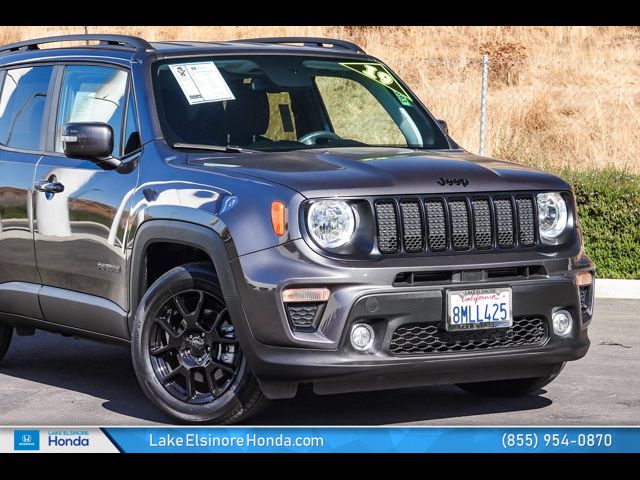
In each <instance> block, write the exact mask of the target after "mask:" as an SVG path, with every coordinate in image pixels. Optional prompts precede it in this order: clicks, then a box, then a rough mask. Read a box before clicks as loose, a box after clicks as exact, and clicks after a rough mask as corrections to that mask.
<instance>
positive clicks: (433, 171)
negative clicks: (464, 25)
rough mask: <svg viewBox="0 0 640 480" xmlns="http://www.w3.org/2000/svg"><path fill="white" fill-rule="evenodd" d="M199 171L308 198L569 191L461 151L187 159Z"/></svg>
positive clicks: (536, 174) (551, 178) (528, 171)
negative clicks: (251, 180)
mask: <svg viewBox="0 0 640 480" xmlns="http://www.w3.org/2000/svg"><path fill="white" fill-rule="evenodd" d="M187 162H188V163H189V164H190V165H191V166H192V167H195V168H198V167H200V168H206V169H214V170H219V171H223V172H224V173H226V174H231V175H234V174H240V175H247V176H251V177H254V178H259V179H262V180H266V181H268V182H272V183H277V184H281V185H284V186H286V187H288V188H291V189H293V190H296V191H297V192H299V193H301V194H302V195H304V196H306V197H308V198H315V197H326V196H366V195H405V194H425V193H452V192H494V191H518V190H568V189H569V188H570V187H569V185H568V184H567V183H566V182H565V181H564V180H562V179H561V178H559V177H557V176H555V175H551V174H547V173H544V172H540V171H538V170H534V169H532V168H529V167H525V166H523V165H519V164H516V163H511V162H505V161H499V160H494V159H492V158H487V157H480V156H477V155H473V154H471V153H469V152H466V151H463V150H437V151H435V150H429V151H425V150H422V151H416V150H411V149H399V148H393V149H390V148H331V149H322V150H320V149H313V150H300V151H295V152H259V153H248V152H247V153H241V154H234V155H233V154H229V155H227V154H224V155H219V154H216V155H212V154H202V153H200V154H189V157H188V160H187Z"/></svg>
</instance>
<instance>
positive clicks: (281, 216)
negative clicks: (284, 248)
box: [271, 202, 287, 237]
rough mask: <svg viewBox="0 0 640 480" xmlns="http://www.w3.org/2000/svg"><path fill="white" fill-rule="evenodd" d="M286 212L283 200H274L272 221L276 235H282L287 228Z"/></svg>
mask: <svg viewBox="0 0 640 480" xmlns="http://www.w3.org/2000/svg"><path fill="white" fill-rule="evenodd" d="M286 212H287V207H285V205H284V203H282V202H273V203H272V204H271V223H272V224H273V231H274V233H275V234H276V235H278V236H279V237H281V236H282V235H284V232H285V230H286Z"/></svg>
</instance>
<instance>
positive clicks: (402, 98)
mask: <svg viewBox="0 0 640 480" xmlns="http://www.w3.org/2000/svg"><path fill="white" fill-rule="evenodd" d="M393 93H395V94H396V97H398V100H399V101H400V103H401V104H402V105H404V106H405V107H410V106H411V105H413V102H412V101H411V99H410V98H409V97H407V96H406V95H403V94H401V93H400V92H396V91H395V90H394V91H393Z"/></svg>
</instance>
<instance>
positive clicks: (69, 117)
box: [55, 65, 128, 157]
mask: <svg viewBox="0 0 640 480" xmlns="http://www.w3.org/2000/svg"><path fill="white" fill-rule="evenodd" d="M127 80H128V75H127V73H126V72H124V71H123V70H120V69H117V68H112V67H104V66H97V65H72V66H67V67H66V68H65V72H64V78H63V80H62V89H61V91H60V103H59V105H58V116H57V120H56V144H55V150H56V152H62V151H63V150H62V132H63V129H64V126H65V125H66V124H67V123H71V122H103V123H107V124H109V125H111V128H113V153H112V155H113V156H114V157H119V156H120V148H121V144H122V126H123V123H124V121H123V116H124V110H125V109H124V105H125V93H126V90H127Z"/></svg>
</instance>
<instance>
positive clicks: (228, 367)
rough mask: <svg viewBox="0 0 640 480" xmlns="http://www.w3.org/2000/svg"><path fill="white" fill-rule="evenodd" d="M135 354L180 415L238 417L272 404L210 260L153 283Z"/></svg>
mask: <svg viewBox="0 0 640 480" xmlns="http://www.w3.org/2000/svg"><path fill="white" fill-rule="evenodd" d="M132 355H133V364H134V369H135V371H136V376H137V377H138V381H139V382H140V385H141V387H142V389H143V390H144V392H145V393H146V395H147V396H148V397H149V399H150V400H151V401H152V402H153V403H154V404H155V405H156V406H157V407H158V408H159V409H160V410H161V411H163V412H164V413H165V414H167V415H169V416H170V417H172V418H174V419H176V420H180V421H184V422H192V423H199V422H211V423H233V422H236V421H239V420H241V419H244V418H247V417H248V416H249V415H253V414H255V413H256V412H257V411H258V410H259V409H260V408H261V407H262V406H263V405H264V404H265V403H266V398H265V397H264V395H263V394H262V391H261V390H260V387H259V385H258V381H257V380H256V378H255V377H254V375H253V374H252V372H251V370H250V369H249V367H248V365H247V362H246V359H245V357H244V355H243V354H242V350H241V349H240V344H239V342H238V339H237V337H236V334H235V328H234V325H233V323H232V321H231V317H230V316H229V310H228V309H227V306H226V303H225V301H224V297H223V295H222V291H221V290H220V286H219V283H218V278H217V277H216V274H215V272H214V271H213V270H212V268H211V266H210V265H209V264H206V263H192V264H188V265H183V266H181V267H176V268H174V269H173V270H170V271H169V272H167V273H165V274H164V275H162V276H161V277H160V278H159V279H158V280H157V281H156V282H155V283H154V284H153V285H152V286H151V287H150V288H149V290H148V291H147V292H146V293H145V295H144V297H143V299H142V301H141V302H140V306H139V308H138V311H137V312H136V318H135V320H134V325H133V335H132Z"/></svg>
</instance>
